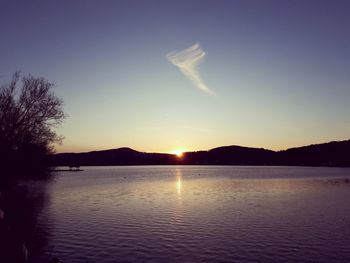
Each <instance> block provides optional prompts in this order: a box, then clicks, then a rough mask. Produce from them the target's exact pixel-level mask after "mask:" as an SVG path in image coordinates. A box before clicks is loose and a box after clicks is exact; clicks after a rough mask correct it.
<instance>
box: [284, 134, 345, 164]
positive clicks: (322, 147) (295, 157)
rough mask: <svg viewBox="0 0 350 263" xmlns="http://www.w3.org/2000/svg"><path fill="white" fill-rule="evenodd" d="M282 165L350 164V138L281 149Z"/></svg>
mask: <svg viewBox="0 0 350 263" xmlns="http://www.w3.org/2000/svg"><path fill="white" fill-rule="evenodd" d="M277 154H278V159H277V162H278V163H279V164H281V165H308V166H350V140H347V141H340V142H329V143H322V144H314V145H309V146H303V147H298V148H291V149H288V150H285V151H279V152H278V153H277Z"/></svg>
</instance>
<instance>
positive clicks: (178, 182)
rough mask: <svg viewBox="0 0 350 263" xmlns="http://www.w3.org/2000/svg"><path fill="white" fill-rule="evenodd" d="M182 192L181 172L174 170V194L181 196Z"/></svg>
mask: <svg viewBox="0 0 350 263" xmlns="http://www.w3.org/2000/svg"><path fill="white" fill-rule="evenodd" d="M181 191H182V172H181V169H176V192H177V194H178V195H179V196H181Z"/></svg>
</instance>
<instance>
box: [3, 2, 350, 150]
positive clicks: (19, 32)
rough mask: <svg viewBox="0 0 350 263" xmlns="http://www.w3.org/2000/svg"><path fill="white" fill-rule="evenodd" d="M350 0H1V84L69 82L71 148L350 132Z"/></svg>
mask: <svg viewBox="0 0 350 263" xmlns="http://www.w3.org/2000/svg"><path fill="white" fill-rule="evenodd" d="M349 14H350V1H347V0H344V1H337V0H332V1H330V0H329V1H322V0H315V1H311V0H299V1H298V0H294V1H291V0H289V1H284V0H276V1H269V0H266V1H261V0H241V1H234V0H232V1H220V0H215V1H214V0H212V1H205V0H199V1H178V0H177V1H148V0H143V1H141V0H140V1H131V0H126V1H97V0H96V1H87V0H84V1H83V0H81V1H78V0H76V1H44V0H40V1H39V0H38V1H13V0H11V1H1V2H0V83H5V82H7V81H8V80H9V79H10V78H11V76H12V74H13V73H14V72H15V71H16V70H21V72H22V74H29V73H30V74H32V75H34V76H42V77H45V78H46V79H48V80H49V81H52V82H54V83H55V84H56V86H55V93H56V95H58V96H59V97H61V98H63V100H64V109H65V112H66V113H67V114H68V118H67V119H66V120H65V121H64V123H63V125H62V126H61V127H60V129H59V133H60V134H62V135H63V136H64V137H65V139H64V141H63V144H62V145H60V146H57V147H56V149H57V151H58V152H67V151H69V152H70V151H76V152H79V151H89V150H102V149H111V148H118V147H124V146H127V147H131V148H134V149H136V150H139V151H147V152H173V151H175V150H179V149H180V150H201V149H203V150H205V149H210V148H213V147H217V146H222V145H242V146H251V147H264V148H269V149H275V150H277V149H286V148H288V147H294V146H301V145H306V144H312V143H321V142H327V141H331V140H344V139H349V138H350V32H349V30H350V15H349Z"/></svg>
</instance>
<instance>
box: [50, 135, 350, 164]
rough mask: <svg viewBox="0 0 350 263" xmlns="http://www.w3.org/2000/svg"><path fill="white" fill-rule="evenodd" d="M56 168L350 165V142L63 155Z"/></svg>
mask: <svg viewBox="0 0 350 263" xmlns="http://www.w3.org/2000/svg"><path fill="white" fill-rule="evenodd" d="M52 164H53V165H54V166H68V165H81V166H87V165H171V164H184V165H300V166H350V140H347V141H340V142H329V143H323V144H316V145H309V146H303V147H298V148H291V149H288V150H284V151H277V152H276V151H272V150H267V149H263V148H251V147H242V146H223V147H218V148H214V149H211V150H209V151H196V152H186V153H184V154H183V156H182V157H181V158H179V157H177V156H176V155H173V154H165V153H145V152H138V151H135V150H133V149H130V148H126V147H124V148H119V149H113V150H104V151H93V152H86V153H60V154H55V155H53V156H52Z"/></svg>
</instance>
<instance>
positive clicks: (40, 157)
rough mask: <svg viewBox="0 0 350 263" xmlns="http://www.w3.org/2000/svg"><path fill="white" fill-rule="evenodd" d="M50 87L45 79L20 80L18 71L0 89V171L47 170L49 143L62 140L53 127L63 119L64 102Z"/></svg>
mask: <svg viewBox="0 0 350 263" xmlns="http://www.w3.org/2000/svg"><path fill="white" fill-rule="evenodd" d="M20 80H21V81H20ZM19 82H21V85H20V84H19ZM53 86H54V84H53V83H50V82H48V81H47V80H46V79H44V78H36V77H33V76H31V75H29V76H24V77H22V78H20V74H19V72H16V73H15V74H14V75H13V77H12V80H11V82H10V83H7V84H4V85H2V86H1V89H0V165H1V169H2V170H8V171H9V170H10V171H15V172H17V171H18V172H19V171H21V170H26V171H35V170H42V169H45V168H46V167H47V165H48V159H47V155H48V154H49V153H51V152H52V149H53V148H52V143H55V142H60V140H61V139H62V138H61V137H60V136H58V135H57V134H56V133H55V131H54V128H55V127H56V126H57V125H58V124H60V123H61V122H62V120H63V119H64V117H65V115H64V112H63V109H62V105H63V101H62V100H61V99H59V98H57V97H56V96H55V94H54V93H53V92H52V87H53ZM4 174H5V173H4ZM28 174H29V173H28ZM30 174H33V173H30Z"/></svg>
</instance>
